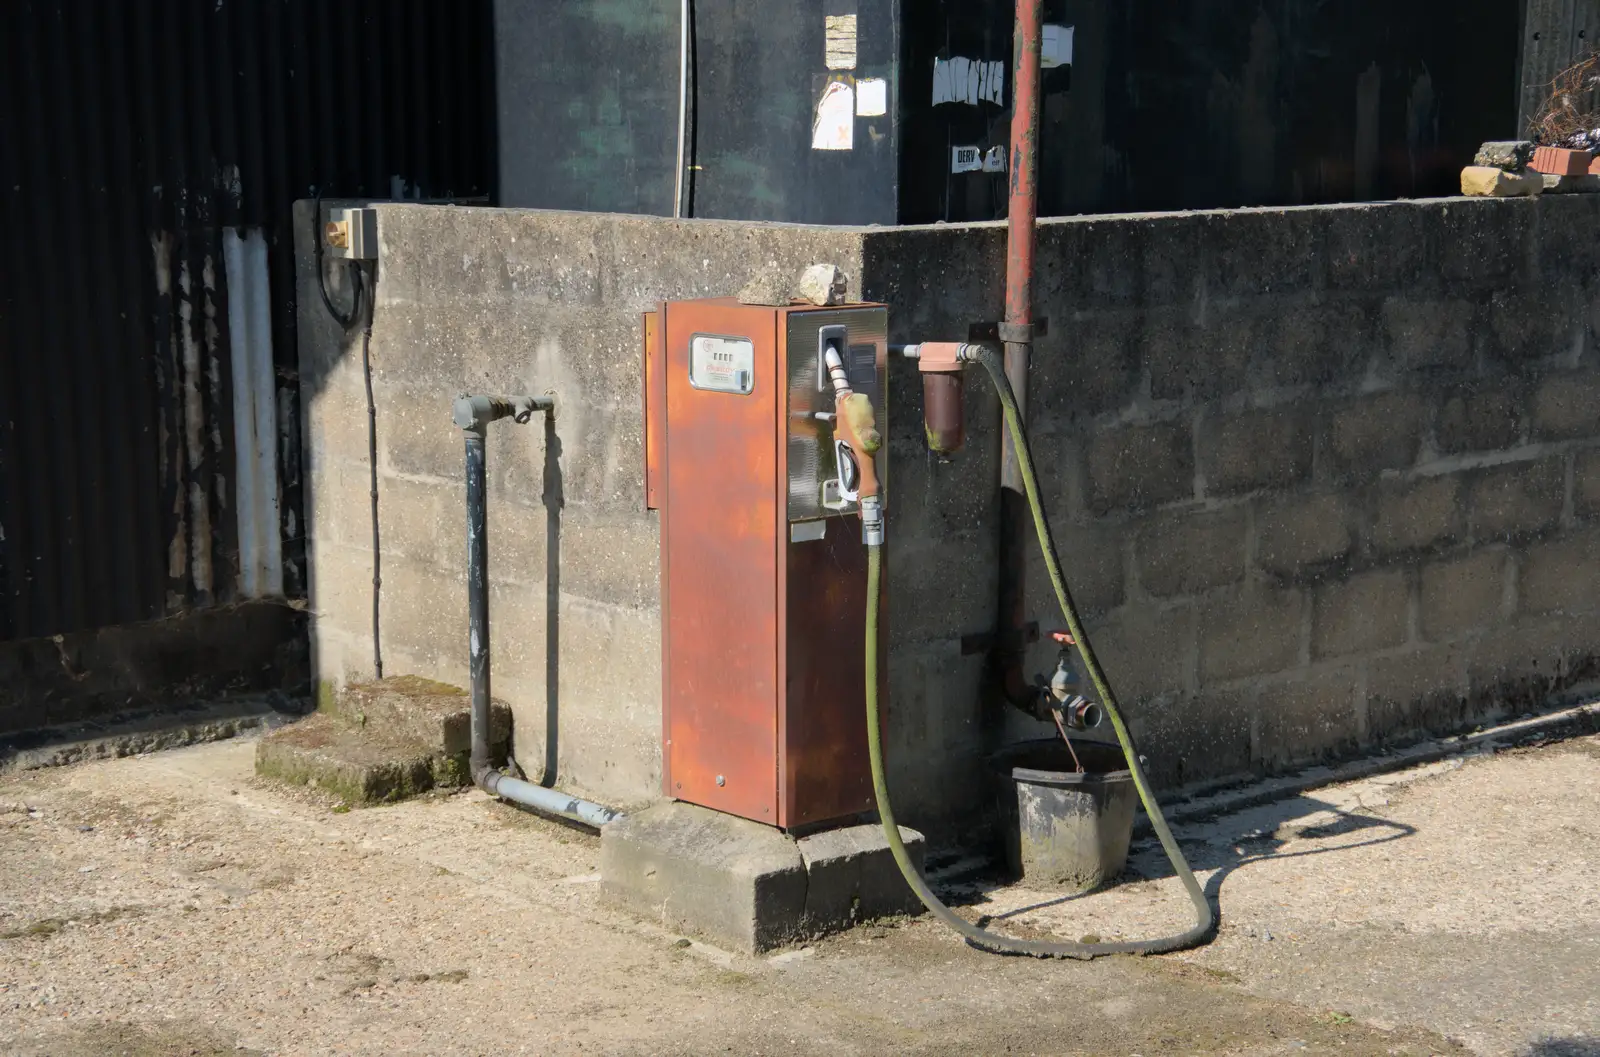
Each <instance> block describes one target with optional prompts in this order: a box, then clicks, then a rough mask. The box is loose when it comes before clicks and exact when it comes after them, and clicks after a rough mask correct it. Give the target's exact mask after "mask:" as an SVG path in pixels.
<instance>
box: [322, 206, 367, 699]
mask: <svg viewBox="0 0 1600 1057" xmlns="http://www.w3.org/2000/svg"><path fill="white" fill-rule="evenodd" d="M322 241H323V233H322V192H321V190H320V189H319V190H318V191H317V194H316V197H315V199H314V200H313V202H312V204H311V245H312V252H313V254H314V255H315V257H316V268H317V292H318V293H319V294H321V295H322V305H323V307H324V308H326V309H327V310H328V315H330V316H332V317H333V319H334V322H336V323H338V324H339V326H340V327H341V328H342V329H343V330H344V331H345V332H346V333H347V334H348V333H349V331H350V328H351V327H352V326H354V325H355V322H356V320H357V319H358V318H360V317H361V315H362V312H361V309H362V307H363V305H364V306H365V307H366V326H365V328H364V330H363V332H362V335H361V373H362V375H363V377H364V378H365V380H366V386H367V467H368V473H369V475H370V482H371V495H372V672H373V675H374V676H375V677H376V678H379V679H382V678H383V645H382V642H381V640H380V639H379V637H378V612H379V602H380V599H381V596H382V593H383V576H382V564H381V560H380V558H381V555H380V552H379V549H378V407H377V404H376V403H375V402H374V401H373V399H372V312H373V308H374V307H375V306H376V303H377V300H378V298H377V286H378V283H377V278H376V276H374V277H373V279H372V281H371V283H370V286H371V288H372V289H371V291H370V292H369V291H368V290H367V286H368V285H369V284H368V283H366V282H364V281H363V277H364V273H365V269H364V268H363V266H362V262H361V261H346V262H345V263H346V264H348V265H349V266H350V268H349V271H350V286H351V289H352V291H353V293H352V295H351V299H350V311H349V312H348V313H343V312H340V311H339V310H338V309H337V308H335V307H334V305H333V298H331V297H329V296H328V273H327V268H326V266H325V264H324V263H323V257H324V253H323V248H322Z"/></svg>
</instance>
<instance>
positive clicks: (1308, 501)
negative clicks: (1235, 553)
mask: <svg viewBox="0 0 1600 1057" xmlns="http://www.w3.org/2000/svg"><path fill="white" fill-rule="evenodd" d="M1355 541H1356V533H1355V508H1354V507H1353V506H1352V504H1351V503H1350V501H1349V500H1348V499H1347V498H1346V497H1345V496H1344V495H1343V494H1341V493H1338V492H1327V493H1321V494H1317V495H1303V496H1279V497H1276V498H1273V499H1270V500H1265V501H1263V502H1262V503H1261V505H1260V507H1259V509H1258V510H1257V513H1256V563H1257V564H1258V565H1260V566H1261V568H1263V569H1265V570H1266V571H1267V572H1269V573H1272V574H1273V575H1274V576H1277V577H1280V578H1283V579H1295V578H1299V577H1317V576H1320V575H1323V574H1325V573H1326V572H1328V571H1330V570H1333V569H1335V568H1337V567H1338V566H1339V565H1340V564H1341V563H1343V562H1344V561H1345V560H1346V559H1347V558H1349V556H1350V554H1351V552H1352V551H1353V550H1354V549H1355Z"/></svg>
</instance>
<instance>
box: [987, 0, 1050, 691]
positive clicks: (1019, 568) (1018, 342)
mask: <svg viewBox="0 0 1600 1057" xmlns="http://www.w3.org/2000/svg"><path fill="white" fill-rule="evenodd" d="M1043 36H1044V0H1017V7H1016V36H1015V39H1014V44H1013V58H1014V67H1015V73H1014V76H1013V78H1012V89H1011V91H1012V97H1011V165H1010V171H1011V192H1010V196H1009V205H1008V209H1007V214H1006V316H1005V323H1006V325H1005V326H1004V327H1003V328H1002V333H1001V338H1002V339H1004V342H1005V373H1006V378H1007V379H1008V380H1009V381H1010V383H1011V390H1012V392H1013V393H1014V394H1015V395H1016V401H1017V408H1018V414H1019V416H1021V417H1022V418H1023V420H1024V423H1025V422H1026V416H1027V412H1028V362H1029V359H1030V356H1031V354H1032V351H1033V248H1034V239H1035V235H1036V230H1037V223H1036V221H1037V218H1038V216H1037V215H1038V208H1037V191H1038V184H1039V156H1038V147H1039V63H1040V55H1039V51H1040V43H1041V40H1042V38H1043ZM1028 529H1029V515H1028V503H1027V497H1026V495H1025V494H1024V491H1023V483H1022V472H1021V470H1020V468H1019V466H1018V462H1017V449H1016V445H1015V444H1014V443H1013V442H1012V439H1011V436H1010V434H1009V433H1006V434H1003V435H1002V437H1001V442H1000V613H999V624H1000V629H999V634H998V635H996V636H995V649H996V654H995V659H996V661H997V662H998V667H999V671H1000V673H1001V687H1002V689H1003V691H1004V693H1005V696H1006V699H1007V700H1008V701H1010V702H1011V703H1012V704H1014V705H1017V706H1019V707H1021V708H1024V709H1031V708H1032V706H1033V704H1034V703H1035V701H1036V700H1037V698H1038V695H1039V691H1038V689H1037V688H1036V687H1034V686H1033V685H1032V684H1031V682H1030V681H1029V680H1028V678H1027V675H1026V674H1025V673H1024V671H1023V667H1022V666H1023V658H1024V654H1025V652H1026V650H1027V642H1026V639H1025V628H1026V626H1027V622H1028V612H1027V604H1026V600H1025V598H1024V596H1023V583H1024V578H1025V577H1026V575H1027V559H1026V556H1027V553H1028Z"/></svg>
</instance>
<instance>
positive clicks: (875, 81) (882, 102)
mask: <svg viewBox="0 0 1600 1057" xmlns="http://www.w3.org/2000/svg"><path fill="white" fill-rule="evenodd" d="M888 112H889V82H888V81H885V80H884V79H883V78H882V77H867V78H864V79H862V80H859V81H857V82H856V116H857V117H882V116H883V115H884V114H887V113H888Z"/></svg>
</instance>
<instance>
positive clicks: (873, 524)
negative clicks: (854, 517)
mask: <svg viewBox="0 0 1600 1057" xmlns="http://www.w3.org/2000/svg"><path fill="white" fill-rule="evenodd" d="M883 536H884V532H883V500H882V499H880V498H879V497H878V496H875V495H865V496H862V497H861V542H862V543H864V544H866V545H867V546H868V547H881V546H883Z"/></svg>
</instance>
